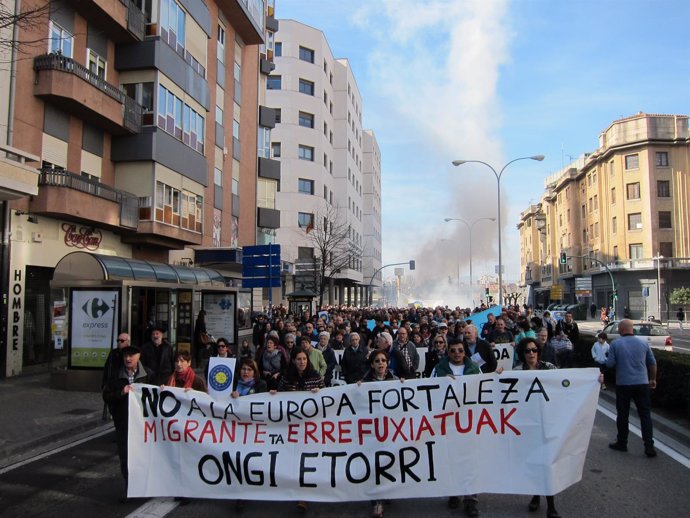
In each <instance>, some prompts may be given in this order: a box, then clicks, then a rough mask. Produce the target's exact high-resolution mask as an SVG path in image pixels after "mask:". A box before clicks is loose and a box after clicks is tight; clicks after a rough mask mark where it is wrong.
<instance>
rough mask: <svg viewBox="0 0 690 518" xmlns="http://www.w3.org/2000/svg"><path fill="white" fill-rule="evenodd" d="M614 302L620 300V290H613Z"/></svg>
mask: <svg viewBox="0 0 690 518" xmlns="http://www.w3.org/2000/svg"><path fill="white" fill-rule="evenodd" d="M613 300H618V290H613Z"/></svg>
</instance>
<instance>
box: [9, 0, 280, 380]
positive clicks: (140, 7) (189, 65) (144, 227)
mask: <svg viewBox="0 0 690 518" xmlns="http://www.w3.org/2000/svg"><path fill="white" fill-rule="evenodd" d="M4 3H7V0H4ZM12 4H14V5H17V4H19V3H18V2H16V4H15V3H14V2H12ZM22 4H25V3H22ZM34 4H37V5H39V6H41V5H44V4H45V6H46V7H45V8H44V9H43V12H42V15H41V16H40V17H39V18H38V19H37V23H33V24H30V25H27V26H22V25H21V24H19V25H18V26H17V27H16V37H17V40H18V42H19V46H20V48H21V49H22V52H23V54H22V57H23V58H24V59H21V60H19V59H13V60H12V63H11V70H10V72H9V76H10V82H9V86H8V88H7V89H5V88H3V90H2V93H3V96H4V97H3V103H5V104H4V105H3V106H6V108H3V111H2V115H3V117H6V118H4V119H3V124H2V125H0V126H4V124H5V121H6V122H7V128H8V131H7V133H6V134H5V135H4V140H3V143H6V144H7V145H8V146H10V147H11V148H12V149H10V150H9V151H7V150H4V151H5V153H3V155H4V154H7V156H8V160H13V162H14V164H13V169H12V170H8V169H6V168H5V166H4V165H3V166H2V167H3V169H2V170H1V171H2V181H1V182H0V183H2V184H5V183H6V182H7V179H8V178H10V177H12V178H14V177H15V176H16V175H17V174H19V173H17V171H20V170H21V169H22V168H26V167H25V163H26V162H27V160H35V162H36V163H34V164H33V167H34V169H37V171H38V172H37V174H35V177H36V179H37V188H33V187H31V186H29V187H27V188H24V190H23V191H22V188H21V187H20V188H18V189H14V194H13V195H12V196H11V197H9V196H8V197H6V198H4V200H6V201H3V204H4V209H5V210H4V214H5V216H4V217H5V218H6V230H5V238H6V247H5V246H3V250H4V253H3V256H4V255H5V254H6V256H7V261H6V263H4V264H3V293H4V294H5V293H12V294H15V295H16V297H13V298H12V300H10V306H12V307H4V308H3V316H4V317H5V318H10V319H11V320H12V322H8V323H7V325H6V326H5V329H3V330H2V335H3V341H4V343H3V347H2V351H1V352H0V354H1V355H2V372H0V376H3V375H8V376H11V375H15V374H17V373H19V372H21V371H22V370H24V369H25V368H26V367H28V366H31V365H39V366H40V365H45V364H47V363H49V362H50V361H51V360H52V359H53V357H54V356H55V355H59V354H61V352H60V351H59V350H56V343H55V340H54V332H55V329H54V327H52V324H51V314H52V309H53V308H52V307H51V300H53V301H54V300H56V297H57V298H58V299H59V298H60V295H59V294H55V293H51V290H50V280H51V275H52V270H53V268H54V267H55V265H56V264H57V263H58V261H59V260H60V259H61V258H63V257H64V256H65V255H66V254H68V253H70V252H72V251H75V250H85V251H92V252H95V253H99V254H105V255H114V256H119V257H123V258H131V259H138V260H151V261H156V262H160V263H170V264H185V265H197V264H199V265H203V264H213V263H214V262H215V263H218V262H220V263H221V264H216V266H219V269H221V270H223V269H224V270H225V271H224V272H223V273H225V274H227V278H228V282H229V283H232V284H235V285H240V278H241V274H240V271H241V270H240V269H239V267H238V260H237V258H236V257H237V256H236V254H235V255H234V256H233V257H235V259H234V260H233V259H232V258H231V256H230V255H226V256H220V258H218V256H217V255H216V256H214V257H215V259H214V260H211V259H210V256H209V254H205V252H207V251H208V250H228V251H231V250H236V249H238V248H239V247H242V246H246V245H253V244H255V243H256V241H257V235H258V234H259V231H258V230H257V228H259V227H261V228H270V227H271V226H276V225H277V217H276V215H275V214H269V215H266V214H264V213H262V212H261V211H259V210H257V196H258V194H257V193H258V189H259V187H260V183H259V180H258V177H261V176H265V175H271V177H273V178H275V177H276V176H277V177H278V178H279V174H280V172H279V165H277V166H276V164H274V163H268V164H260V157H261V158H263V157H265V156H266V154H265V152H264V154H263V155H262V154H261V153H260V152H259V151H258V150H259V149H261V148H262V146H263V148H266V143H267V142H269V141H270V136H268V135H267V132H268V134H269V135H270V129H271V126H272V123H273V120H274V119H275V117H274V114H273V112H272V111H271V110H269V109H268V108H267V107H266V106H261V103H262V100H263V97H264V93H262V88H265V80H266V77H267V74H268V73H269V72H270V69H271V64H270V59H269V58H270V56H269V52H268V48H269V46H270V42H271V41H272V39H273V33H274V32H275V31H276V30H277V28H278V25H277V22H276V21H275V19H274V17H273V2H268V4H267V3H266V2H265V1H264V0H208V1H206V2H199V1H196V0H118V1H115V0H113V1H100V0H87V1H76V0H59V1H56V0H52V1H50V2H49V1H48V0H46V1H45V2H34ZM28 42H40V43H38V44H31V45H29V44H28ZM3 84H5V82H4V80H3ZM262 85H264V86H262ZM267 121H268V122H267ZM262 128H263V130H262ZM262 138H263V141H261V139H262ZM16 150H21V153H19V154H17V151H16ZM22 154H24V158H22V157H21V155H22ZM21 162H24V163H21ZM16 164H19V165H16ZM262 165H263V168H261V167H260V166H262ZM20 166H21V167H20ZM267 170H270V173H267V172H266V171H267ZM259 171H262V174H259ZM12 175H14V176H12ZM273 181H274V182H275V181H276V180H275V179H274V180H273ZM29 183H30V182H29ZM17 193H19V194H20V195H21V196H18V195H16V194H17ZM138 304H139V306H140V307H139V311H138V313H137V318H138V321H137V322H136V323H135V325H134V327H133V329H132V331H133V341H134V343H140V342H141V341H142V340H143V337H144V331H145V328H146V323H147V322H149V321H151V320H154V321H158V322H168V321H170V325H173V321H174V318H175V314H174V312H175V304H174V301H173V300H171V298H170V293H168V292H167V291H166V290H157V289H156V288H155V286H153V287H151V289H150V290H145V291H144V292H143V293H142V296H141V298H140V300H139V301H138ZM10 310H12V311H10ZM15 318H16V321H15V320H14V319H15Z"/></svg>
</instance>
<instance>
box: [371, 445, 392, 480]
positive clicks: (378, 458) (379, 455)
mask: <svg viewBox="0 0 690 518" xmlns="http://www.w3.org/2000/svg"><path fill="white" fill-rule="evenodd" d="M386 460H387V462H385V461H386ZM394 465H395V455H393V454H392V453H390V452H387V451H377V452H376V455H375V457H374V472H375V474H376V485H377V486H378V485H380V484H381V477H384V478H386V479H387V480H390V481H391V482H396V480H395V477H394V476H393V475H391V474H390V473H388V470H389V469H390V468H392V467H393V466H394Z"/></svg>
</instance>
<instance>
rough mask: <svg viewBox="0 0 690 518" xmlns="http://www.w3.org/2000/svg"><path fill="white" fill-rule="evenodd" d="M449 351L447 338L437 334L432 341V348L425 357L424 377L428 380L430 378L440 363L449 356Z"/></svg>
mask: <svg viewBox="0 0 690 518" xmlns="http://www.w3.org/2000/svg"><path fill="white" fill-rule="evenodd" d="M447 349H448V342H447V341H446V337H445V336H443V335H442V334H441V333H439V334H437V335H436V336H435V337H434V338H433V340H431V347H429V350H428V351H427V352H426V354H425V355H424V356H425V361H424V376H425V377H426V378H430V377H431V373H432V372H433V370H434V367H436V365H438V362H440V361H441V360H442V359H443V358H446V357H447V356H448V353H447Z"/></svg>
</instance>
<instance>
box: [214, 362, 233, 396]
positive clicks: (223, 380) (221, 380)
mask: <svg viewBox="0 0 690 518" xmlns="http://www.w3.org/2000/svg"><path fill="white" fill-rule="evenodd" d="M208 382H209V384H210V385H211V388H212V389H213V390H216V391H218V392H221V391H223V390H225V389H227V388H228V387H231V386H232V371H231V370H230V369H229V368H228V366H227V365H216V366H215V367H213V369H211V372H210V373H209V375H208Z"/></svg>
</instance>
